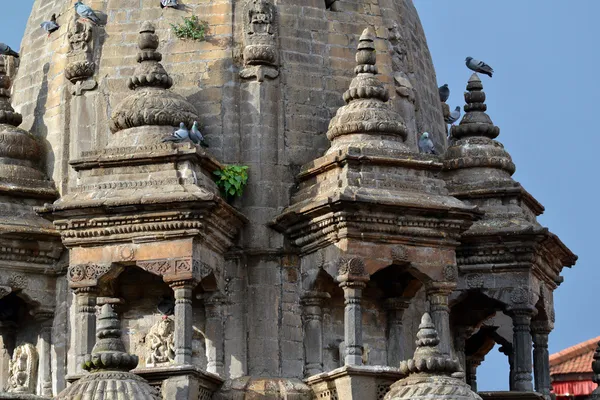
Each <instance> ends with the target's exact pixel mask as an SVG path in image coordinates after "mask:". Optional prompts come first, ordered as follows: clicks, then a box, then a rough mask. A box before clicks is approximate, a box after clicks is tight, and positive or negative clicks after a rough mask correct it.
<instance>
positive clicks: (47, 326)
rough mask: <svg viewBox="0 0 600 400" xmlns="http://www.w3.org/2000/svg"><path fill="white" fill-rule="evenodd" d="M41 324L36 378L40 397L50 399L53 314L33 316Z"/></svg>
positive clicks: (38, 313)
mask: <svg viewBox="0 0 600 400" xmlns="http://www.w3.org/2000/svg"><path fill="white" fill-rule="evenodd" d="M34 317H35V319H36V320H38V321H40V322H41V328H40V333H39V335H38V354H39V357H40V358H39V367H38V376H39V380H40V387H41V395H42V396H45V397H52V322H53V321H54V313H53V312H51V311H41V312H37V313H35V315H34Z"/></svg>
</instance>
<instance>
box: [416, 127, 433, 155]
mask: <svg viewBox="0 0 600 400" xmlns="http://www.w3.org/2000/svg"><path fill="white" fill-rule="evenodd" d="M419 151H420V152H421V153H425V154H437V153H436V152H435V147H434V146H433V141H432V140H431V139H430V138H429V132H423V134H422V135H421V137H420V138H419Z"/></svg>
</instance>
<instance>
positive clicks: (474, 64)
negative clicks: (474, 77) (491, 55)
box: [465, 57, 494, 78]
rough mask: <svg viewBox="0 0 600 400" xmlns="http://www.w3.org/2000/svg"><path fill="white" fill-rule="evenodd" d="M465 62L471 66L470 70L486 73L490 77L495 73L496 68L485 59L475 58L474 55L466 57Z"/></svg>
mask: <svg viewBox="0 0 600 400" xmlns="http://www.w3.org/2000/svg"><path fill="white" fill-rule="evenodd" d="M465 64H466V65H467V67H469V69H470V70H472V71H475V72H480V73H482V74H484V75H488V76H489V77H490V78H491V77H492V74H493V73H494V69H493V68H492V67H490V66H489V65H487V64H486V63H484V62H483V61H479V60H476V59H474V58H473V57H467V58H466V59H465Z"/></svg>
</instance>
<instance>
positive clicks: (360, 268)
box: [337, 257, 369, 286]
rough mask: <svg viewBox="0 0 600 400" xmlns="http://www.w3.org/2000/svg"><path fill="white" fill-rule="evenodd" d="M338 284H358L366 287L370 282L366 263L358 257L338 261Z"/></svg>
mask: <svg viewBox="0 0 600 400" xmlns="http://www.w3.org/2000/svg"><path fill="white" fill-rule="evenodd" d="M337 280H338V282H340V284H349V285H352V284H357V285H361V284H362V286H364V283H365V282H367V281H368V280H369V273H368V272H367V270H366V268H365V262H364V261H363V260H362V259H360V258H357V257H354V258H350V259H346V258H340V259H339V260H338V277H337Z"/></svg>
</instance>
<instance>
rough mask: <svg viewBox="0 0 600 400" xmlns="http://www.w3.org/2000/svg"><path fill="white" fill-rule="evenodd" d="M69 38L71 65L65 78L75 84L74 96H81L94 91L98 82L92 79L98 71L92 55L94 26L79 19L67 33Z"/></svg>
mask: <svg viewBox="0 0 600 400" xmlns="http://www.w3.org/2000/svg"><path fill="white" fill-rule="evenodd" d="M67 37H68V38H69V53H68V54H67V58H68V60H69V64H68V65H67V67H66V68H65V77H66V78H67V79H68V80H69V81H71V83H72V84H73V87H72V90H71V92H72V94H74V95H76V96H79V95H81V94H82V91H84V90H93V89H94V88H95V87H96V84H97V83H96V80H95V79H93V78H92V77H93V76H94V72H95V70H96V64H95V63H94V61H93V53H92V47H91V43H92V26H91V24H90V23H89V22H87V21H84V20H81V19H77V20H75V21H74V22H73V24H72V25H71V27H70V28H69V31H68V33H67Z"/></svg>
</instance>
